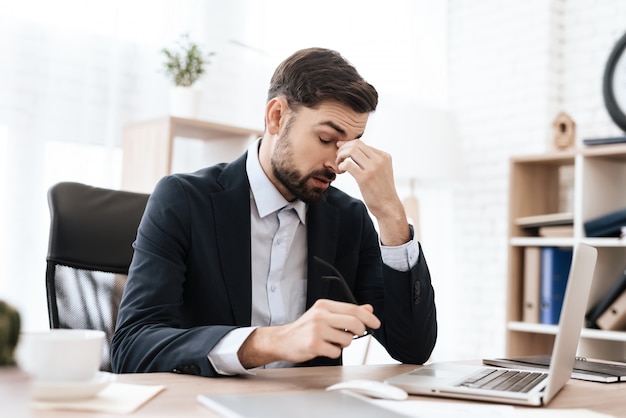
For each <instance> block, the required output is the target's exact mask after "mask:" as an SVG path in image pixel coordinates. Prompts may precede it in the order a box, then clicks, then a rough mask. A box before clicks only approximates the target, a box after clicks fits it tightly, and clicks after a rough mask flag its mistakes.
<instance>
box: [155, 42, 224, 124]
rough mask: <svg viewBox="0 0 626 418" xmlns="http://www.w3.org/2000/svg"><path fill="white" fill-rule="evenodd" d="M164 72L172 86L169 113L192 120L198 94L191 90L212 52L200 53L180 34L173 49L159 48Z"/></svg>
mask: <svg viewBox="0 0 626 418" xmlns="http://www.w3.org/2000/svg"><path fill="white" fill-rule="evenodd" d="M161 52H162V53H163V55H164V56H165V62H164V63H163V65H164V67H165V68H164V71H165V74H166V75H167V76H168V77H169V78H171V80H172V82H173V83H174V87H173V88H172V89H171V90H170V112H171V113H172V115H174V116H181V117H187V118H195V117H197V116H198V111H199V107H200V91H199V90H196V89H194V88H193V86H194V84H195V83H196V82H197V81H198V80H199V79H200V77H201V76H202V75H203V74H204V72H205V69H206V66H207V65H209V64H210V60H209V58H210V57H212V56H213V55H215V53H214V52H209V53H204V52H203V51H202V50H201V48H200V46H199V45H198V44H196V43H195V42H193V41H191V40H190V38H189V34H187V33H186V34H183V35H181V37H180V39H179V40H178V41H177V42H176V45H175V47H174V48H163V49H161Z"/></svg>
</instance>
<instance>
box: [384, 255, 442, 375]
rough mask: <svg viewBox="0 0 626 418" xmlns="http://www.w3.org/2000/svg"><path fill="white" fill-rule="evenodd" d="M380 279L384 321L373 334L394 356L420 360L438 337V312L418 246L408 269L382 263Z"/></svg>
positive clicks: (402, 359) (407, 360) (432, 347)
mask: <svg viewBox="0 0 626 418" xmlns="http://www.w3.org/2000/svg"><path fill="white" fill-rule="evenodd" d="M383 280H384V289H385V297H384V308H383V310H384V311H383V315H382V317H383V319H382V322H383V325H382V326H381V328H380V330H377V332H375V336H376V337H377V339H378V340H379V341H380V342H381V344H382V345H383V346H384V347H385V348H386V349H387V351H388V353H389V355H391V357H393V358H394V359H396V360H398V361H400V362H402V363H414V364H423V363H425V362H426V361H427V360H428V358H429V357H430V355H431V353H432V351H433V349H434V347H435V342H436V340H437V312H436V307H435V292H434V289H433V287H432V284H431V280H430V272H429V270H428V265H427V264H426V258H425V256H424V251H423V249H422V248H421V246H420V251H419V258H418V261H417V263H416V265H415V266H414V267H413V268H412V269H411V270H410V271H408V272H399V271H397V270H394V269H392V268H391V267H389V266H386V265H384V264H383Z"/></svg>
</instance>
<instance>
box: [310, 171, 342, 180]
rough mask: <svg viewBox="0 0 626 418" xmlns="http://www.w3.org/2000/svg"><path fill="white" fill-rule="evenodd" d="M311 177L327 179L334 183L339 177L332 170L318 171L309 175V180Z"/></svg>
mask: <svg viewBox="0 0 626 418" xmlns="http://www.w3.org/2000/svg"><path fill="white" fill-rule="evenodd" d="M311 177H325V178H327V179H328V180H329V181H334V180H335V178H336V177H337V175H336V174H335V173H333V172H332V171H330V170H317V171H313V172H312V173H311V174H309V178H311Z"/></svg>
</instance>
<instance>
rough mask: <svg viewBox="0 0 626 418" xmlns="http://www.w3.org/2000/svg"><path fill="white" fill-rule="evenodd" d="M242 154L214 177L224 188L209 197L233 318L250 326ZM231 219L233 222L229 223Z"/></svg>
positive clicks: (247, 200)
mask: <svg viewBox="0 0 626 418" xmlns="http://www.w3.org/2000/svg"><path fill="white" fill-rule="evenodd" d="M245 155H246V154H244V155H243V157H241V158H239V159H238V160H236V161H235V162H234V163H232V164H230V165H228V166H227V167H226V168H225V170H224V172H223V173H222V175H221V176H220V178H219V179H218V181H219V182H220V183H222V184H223V185H224V188H225V189H224V190H223V191H221V192H218V193H214V194H213V195H212V196H211V197H212V201H213V210H214V214H215V232H216V236H215V239H216V240H217V243H218V245H217V248H218V251H219V259H220V263H221V267H222V273H223V277H224V280H225V286H226V290H227V292H228V298H229V300H230V305H231V307H232V313H233V317H234V318H235V321H236V323H237V324H244V325H250V318H251V312H252V284H251V277H252V276H251V261H250V186H249V184H248V177H247V175H246V171H245ZM234 219H236V220H237V222H233V220H234Z"/></svg>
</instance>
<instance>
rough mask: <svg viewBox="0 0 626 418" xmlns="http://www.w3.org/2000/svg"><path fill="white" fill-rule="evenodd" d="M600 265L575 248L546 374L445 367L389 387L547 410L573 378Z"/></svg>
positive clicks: (400, 378)
mask: <svg viewBox="0 0 626 418" xmlns="http://www.w3.org/2000/svg"><path fill="white" fill-rule="evenodd" d="M596 259H597V250H596V249H595V248H593V247H590V246H588V245H585V244H581V243H578V244H576V245H575V247H574V255H573V257H572V266H571V268H570V273H569V277H568V281H567V288H566V291H565V298H564V300H563V307H562V309H561V317H560V320H559V326H558V332H557V335H556V339H555V342H554V347H553V350H552V358H551V362H550V368H549V369H548V371H547V372H541V371H529V370H522V369H515V368H502V367H488V366H484V365H465V364H459V363H447V362H441V363H432V364H429V365H425V366H422V367H419V368H417V369H415V370H413V371H411V372H408V373H403V374H401V375H397V376H394V377H392V378H390V379H387V380H386V382H387V383H389V384H392V385H395V386H398V387H400V388H402V389H404V390H406V391H407V392H408V393H410V394H413V395H428V396H437V397H446V398H456V399H470V400H478V401H487V402H498V403H505V404H511V405H528V406H542V405H547V404H548V403H549V402H550V401H551V400H552V399H553V398H554V396H555V395H556V394H557V393H558V392H559V391H560V390H561V388H563V386H564V385H565V383H567V381H568V379H569V378H570V376H571V374H572V370H573V368H574V361H575V359H576V349H577V347H578V339H579V338H580V331H581V329H582V327H583V322H584V317H585V307H586V306H587V300H588V298H589V291H590V288H591V281H592V279H593V272H594V269H595V265H596ZM496 375H497V376H496Z"/></svg>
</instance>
